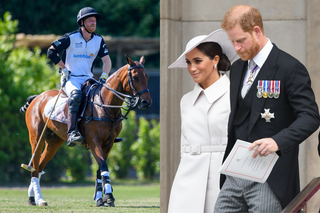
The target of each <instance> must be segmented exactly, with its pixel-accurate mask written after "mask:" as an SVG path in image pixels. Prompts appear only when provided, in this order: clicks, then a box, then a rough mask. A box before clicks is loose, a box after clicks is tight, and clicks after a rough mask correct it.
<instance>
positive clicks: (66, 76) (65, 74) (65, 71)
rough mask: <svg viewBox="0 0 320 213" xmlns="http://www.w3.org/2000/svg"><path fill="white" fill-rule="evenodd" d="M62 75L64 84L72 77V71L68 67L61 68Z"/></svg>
mask: <svg viewBox="0 0 320 213" xmlns="http://www.w3.org/2000/svg"><path fill="white" fill-rule="evenodd" d="M61 76H62V85H63V86H64V85H65V83H66V82H67V81H68V80H69V77H70V71H69V70H68V68H64V69H62V70H61Z"/></svg>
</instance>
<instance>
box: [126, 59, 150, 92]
mask: <svg viewBox="0 0 320 213" xmlns="http://www.w3.org/2000/svg"><path fill="white" fill-rule="evenodd" d="M136 68H144V66H143V65H142V64H140V63H138V65H136V66H133V67H131V66H130V65H129V66H128V83H129V88H130V92H131V94H132V95H133V97H139V96H140V95H141V94H143V93H145V92H149V89H148V88H147V89H144V90H142V91H140V92H137V90H136V88H134V86H133V83H132V75H131V70H134V69H136ZM132 90H133V91H134V93H133V92H132Z"/></svg>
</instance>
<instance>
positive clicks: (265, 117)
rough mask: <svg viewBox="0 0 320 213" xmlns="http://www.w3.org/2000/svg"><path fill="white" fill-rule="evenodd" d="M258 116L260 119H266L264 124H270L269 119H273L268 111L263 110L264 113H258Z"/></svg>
mask: <svg viewBox="0 0 320 213" xmlns="http://www.w3.org/2000/svg"><path fill="white" fill-rule="evenodd" d="M260 114H261V118H264V119H266V122H271V121H270V119H271V118H275V117H274V113H270V109H264V113H260Z"/></svg>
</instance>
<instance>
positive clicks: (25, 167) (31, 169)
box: [21, 163, 36, 172]
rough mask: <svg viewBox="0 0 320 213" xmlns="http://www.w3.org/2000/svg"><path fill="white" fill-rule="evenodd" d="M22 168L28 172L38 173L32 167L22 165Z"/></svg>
mask: <svg viewBox="0 0 320 213" xmlns="http://www.w3.org/2000/svg"><path fill="white" fill-rule="evenodd" d="M21 167H22V168H24V169H25V170H28V171H30V172H33V171H36V170H35V169H34V168H32V167H31V166H29V165H26V164H24V163H23V164H21Z"/></svg>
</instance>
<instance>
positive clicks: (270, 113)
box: [214, 5, 320, 213]
mask: <svg viewBox="0 0 320 213" xmlns="http://www.w3.org/2000/svg"><path fill="white" fill-rule="evenodd" d="M221 27H222V28H223V29H225V30H226V32H227V34H228V37H229V40H230V41H231V42H232V44H233V46H234V48H235V50H236V51H237V53H238V55H239V56H240V59H239V60H237V61H236V62H235V63H234V64H233V65H232V67H231V70H230V83H231V84H230V85H231V86H230V102H231V113H230V117H229V123H228V145H227V149H226V153H225V156H224V160H225V159H226V157H227V156H228V154H229V153H230V151H231V149H232V148H233V146H234V144H235V142H236V140H237V139H241V140H244V141H248V142H251V143H252V145H251V146H250V148H249V149H250V150H252V149H253V148H255V149H256V148H257V149H256V150H255V151H252V153H253V158H256V157H257V156H258V155H260V156H261V157H263V156H267V155H269V154H270V153H274V152H276V154H278V155H279V159H278V161H277V162H276V164H275V166H274V168H273V170H272V172H271V174H270V176H269V178H268V179H267V181H266V182H265V183H257V182H253V181H249V180H245V179H240V178H235V177H231V176H226V177H225V176H222V177H221V186H222V188H221V192H220V194H219V197H218V200H217V202H216V206H215V211H214V212H215V213H218V212H219V213H220V212H228V213H230V212H281V210H282V209H283V208H285V207H286V206H287V205H288V204H289V203H290V201H291V200H292V199H293V198H294V197H295V196H296V195H297V194H298V193H299V192H300V188H299V184H300V183H299V168H298V153H299V144H300V143H302V142H303V141H304V140H305V139H306V138H308V137H309V136H310V135H311V134H312V133H313V132H314V131H316V130H317V129H318V127H319V124H320V118H319V112H318V106H317V104H316V102H315V96H314V93H313V91H312V89H311V81H310V77H309V74H308V71H307V70H306V68H305V67H304V66H303V65H302V64H301V63H300V62H299V61H298V60H297V59H295V58H294V57H292V56H290V55H289V54H287V53H285V52H284V51H282V50H280V49H279V48H278V47H277V46H276V45H275V44H273V43H272V42H271V41H270V40H269V39H268V38H267V37H266V36H265V34H264V31H263V23H262V17H261V14H260V12H259V10H258V9H256V8H253V7H251V6H246V5H237V6H234V7H232V8H231V9H229V11H228V12H227V13H226V15H225V16H224V20H223V22H222V24H221ZM251 64H252V67H249V65H251Z"/></svg>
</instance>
